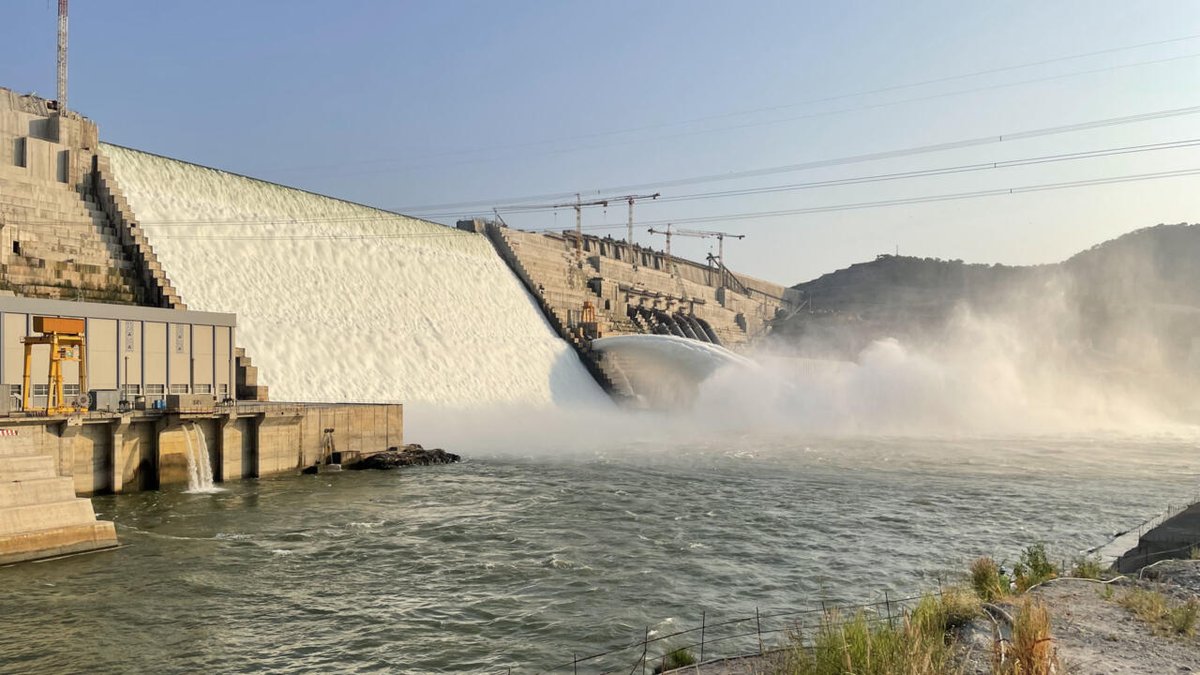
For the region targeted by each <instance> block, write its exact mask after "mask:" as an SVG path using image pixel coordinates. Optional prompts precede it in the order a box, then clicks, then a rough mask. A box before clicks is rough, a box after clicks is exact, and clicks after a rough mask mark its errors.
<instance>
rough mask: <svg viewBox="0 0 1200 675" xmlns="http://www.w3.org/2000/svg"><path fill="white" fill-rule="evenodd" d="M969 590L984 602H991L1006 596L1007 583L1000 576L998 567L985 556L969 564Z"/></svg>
mask: <svg viewBox="0 0 1200 675" xmlns="http://www.w3.org/2000/svg"><path fill="white" fill-rule="evenodd" d="M971 588H972V589H974V590H975V595H977V596H979V599H980V600H983V601H984V602H993V601H995V600H997V599H999V598H1002V597H1004V596H1005V595H1007V594H1008V582H1006V581H1005V580H1004V578H1003V577H1001V576H1000V566H999V565H997V564H996V561H995V560H992V559H991V558H989V557H986V556H985V557H983V558H976V559H975V562H972V563H971Z"/></svg>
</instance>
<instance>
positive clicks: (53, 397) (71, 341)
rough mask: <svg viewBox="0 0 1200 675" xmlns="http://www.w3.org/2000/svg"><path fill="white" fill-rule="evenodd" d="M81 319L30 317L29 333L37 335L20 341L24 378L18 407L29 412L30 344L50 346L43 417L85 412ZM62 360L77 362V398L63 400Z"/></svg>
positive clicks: (85, 354)
mask: <svg viewBox="0 0 1200 675" xmlns="http://www.w3.org/2000/svg"><path fill="white" fill-rule="evenodd" d="M85 325H86V324H85V322H84V320H83V319H64V318H60V317H52V316H35V317H33V330H34V332H35V333H41V335H30V336H27V337H23V338H21V342H22V343H23V344H24V345H25V379H24V380H23V382H22V386H21V408H22V410H25V411H30V407H29V400H30V392H31V389H30V386H29V371H30V366H31V365H32V362H33V347H34V345H50V377H49V380H48V382H49V383H50V386H49V392H48V394H47V396H46V414H47V415H61V414H66V413H75V412H83V411H85V410H87V407H88V406H87V403H88V401H87V342H86V339H85V338H84V327H85ZM63 361H78V362H79V396H77V397H74V398H72V399H71V400H69V401H67V400H64V398H63V375H62V362H63Z"/></svg>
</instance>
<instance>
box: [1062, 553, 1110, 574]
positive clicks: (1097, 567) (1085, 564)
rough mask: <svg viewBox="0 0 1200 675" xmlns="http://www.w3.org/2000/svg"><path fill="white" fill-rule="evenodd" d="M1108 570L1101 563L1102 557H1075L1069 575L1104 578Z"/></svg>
mask: <svg viewBox="0 0 1200 675" xmlns="http://www.w3.org/2000/svg"><path fill="white" fill-rule="evenodd" d="M1106 571H1107V570H1106V569H1105V568H1104V566H1103V565H1101V564H1100V558H1098V557H1096V556H1084V557H1079V558H1076V559H1075V561H1074V562H1073V563H1072V564H1071V573H1070V574H1069V575H1068V576H1072V577H1075V578H1077V579H1103V578H1104V575H1105V572H1106Z"/></svg>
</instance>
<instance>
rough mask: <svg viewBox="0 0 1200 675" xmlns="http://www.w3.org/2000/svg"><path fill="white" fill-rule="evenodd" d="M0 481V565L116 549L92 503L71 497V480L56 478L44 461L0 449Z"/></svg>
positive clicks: (109, 527) (17, 447)
mask: <svg viewBox="0 0 1200 675" xmlns="http://www.w3.org/2000/svg"><path fill="white" fill-rule="evenodd" d="M5 440H6V441H7V440H10V439H5ZM11 440H12V441H17V440H19V439H16V438H14V439H11ZM0 477H3V478H2V479H0V565H5V564H10V563H15V562H21V561H25V560H36V559H40V558H52V557H56V556H60V555H66V554H70V553H82V552H86V551H95V550H100V549H105V548H112V547H115V546H116V545H117V532H116V528H115V527H114V526H113V524H112V523H110V522H106V521H97V520H96V513H95V512H94V511H93V510H92V503H91V502H90V501H89V500H87V499H80V498H77V497H76V496H75V486H74V481H73V480H72V479H71V478H70V477H69V476H58V475H57V473H56V472H55V468H54V460H53V459H52V458H50V457H49V456H47V455H38V454H30V453H29V452H28V451H27V450H25V449H23V448H22V445H21V444H20V443H16V442H8V443H3V444H0Z"/></svg>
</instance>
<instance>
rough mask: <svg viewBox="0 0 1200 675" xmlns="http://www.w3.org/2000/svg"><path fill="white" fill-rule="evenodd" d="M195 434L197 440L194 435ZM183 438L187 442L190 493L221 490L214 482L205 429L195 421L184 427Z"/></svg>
mask: <svg viewBox="0 0 1200 675" xmlns="http://www.w3.org/2000/svg"><path fill="white" fill-rule="evenodd" d="M193 436H195V442H193V441H192V437H193ZM183 439H184V442H185V443H186V444H187V464H188V489H187V491H188V492H190V493H196V494H205V493H211V492H220V490H221V489H220V488H218V487H216V486H215V485H214V484H213V470H212V458H210V457H209V455H208V439H207V438H206V437H205V436H204V429H203V428H201V427H200V425H198V424H196V423H195V422H193V423H191V424H189V425H186V426H184V427H183Z"/></svg>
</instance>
